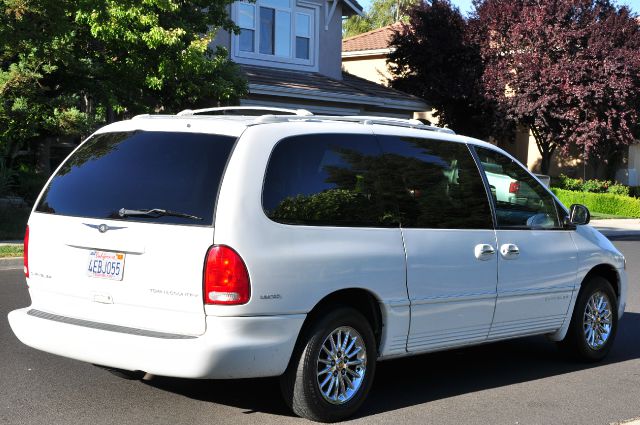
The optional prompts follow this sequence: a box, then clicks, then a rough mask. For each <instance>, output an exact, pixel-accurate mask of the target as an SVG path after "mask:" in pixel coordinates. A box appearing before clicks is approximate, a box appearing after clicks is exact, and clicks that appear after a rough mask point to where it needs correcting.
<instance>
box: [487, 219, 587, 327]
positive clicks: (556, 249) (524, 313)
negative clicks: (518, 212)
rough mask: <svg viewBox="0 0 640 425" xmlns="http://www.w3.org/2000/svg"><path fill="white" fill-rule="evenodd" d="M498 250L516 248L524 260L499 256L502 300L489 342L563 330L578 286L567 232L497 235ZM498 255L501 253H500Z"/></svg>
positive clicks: (575, 260)
mask: <svg viewBox="0 0 640 425" xmlns="http://www.w3.org/2000/svg"><path fill="white" fill-rule="evenodd" d="M496 233H497V236H498V246H499V247H502V246H503V245H505V244H514V245H516V246H517V247H518V248H519V250H520V254H519V255H517V256H516V257H514V258H511V259H509V258H507V257H506V256H504V255H502V253H501V252H498V282H499V283H498V300H497V303H496V311H495V315H494V319H493V325H492V326H491V332H490V333H489V337H490V338H502V337H506V336H511V335H518V334H523V333H533V332H549V331H555V330H556V329H558V328H560V327H561V326H562V324H563V323H564V320H565V318H566V317H567V310H568V307H569V304H570V301H571V296H572V294H573V291H574V289H575V286H576V270H577V265H578V258H577V252H576V251H577V250H576V247H575V244H574V242H573V240H572V238H571V232H569V231H566V230H498V231H497V232H496ZM498 251H500V250H498Z"/></svg>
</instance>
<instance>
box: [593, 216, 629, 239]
mask: <svg viewBox="0 0 640 425" xmlns="http://www.w3.org/2000/svg"><path fill="white" fill-rule="evenodd" d="M589 224H590V225H591V226H593V227H595V228H596V229H598V230H599V231H600V232H601V233H602V234H603V235H605V236H606V237H625V236H640V219H637V218H625V219H611V220H591V222H590V223H589Z"/></svg>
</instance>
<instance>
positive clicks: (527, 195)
mask: <svg viewBox="0 0 640 425" xmlns="http://www.w3.org/2000/svg"><path fill="white" fill-rule="evenodd" d="M476 152H477V153H478V157H479V159H480V163H481V164H482V168H483V169H484V172H485V175H486V176H487V180H488V182H489V187H490V189H491V196H492V198H493V202H494V203H495V205H496V218H497V222H498V223H497V224H498V226H499V227H503V228H504V227H507V228H509V227H510V228H538V229H549V228H558V227H560V225H559V221H558V214H557V212H556V207H555V202H554V199H553V197H552V196H551V195H550V194H549V192H547V190H546V189H545V188H544V187H543V186H542V185H541V184H540V183H538V182H537V181H536V180H535V179H534V178H533V177H532V176H531V175H530V174H529V173H528V172H527V171H525V170H524V169H523V168H522V167H521V166H520V165H519V164H518V163H516V162H515V161H513V160H512V159H511V158H509V157H507V156H505V155H502V154H501V153H499V152H496V151H494V150H491V149H485V148H476Z"/></svg>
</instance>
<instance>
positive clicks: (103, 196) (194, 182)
mask: <svg viewBox="0 0 640 425" xmlns="http://www.w3.org/2000/svg"><path fill="white" fill-rule="evenodd" d="M234 142H235V138H234V137H229V136H219V135H211V134H195V133H169V132H156V131H135V132H116V133H103V134H98V135H95V136H93V137H92V138H91V139H89V140H88V141H87V142H86V143H85V144H83V145H82V146H81V147H80V148H79V149H78V150H77V151H76V152H75V153H74V154H73V155H72V156H71V157H70V158H68V159H67V160H66V162H65V163H64V165H63V166H62V168H61V169H60V170H59V171H58V173H57V174H56V175H55V177H54V178H53V179H52V180H51V183H50V184H49V186H48V187H47V189H46V191H45V193H44V194H43V196H42V198H41V200H40V202H39V204H38V206H37V208H36V211H39V212H44V213H50V214H59V215H67V216H75V217H89V218H108V219H122V220H133V221H147V222H153V223H167V224H191V225H211V224H212V223H213V211H214V206H215V205H214V204H215V200H216V196H217V193H218V187H219V185H220V179H221V178H222V173H223V171H224V167H225V165H226V163H227V159H228V158H229V154H230V152H231V149H232V148H233V144H234ZM123 208H124V209H125V210H127V211H128V212H131V211H132V210H133V211H136V213H131V214H122V213H121V210H122V209H123ZM151 209H157V210H163V211H164V212H167V211H168V212H170V213H178V214H187V215H190V216H194V217H198V218H199V219H196V218H194V217H176V216H172V215H165V213H158V212H157V211H156V212H154V213H152V214H148V215H144V214H142V212H143V211H148V210H151Z"/></svg>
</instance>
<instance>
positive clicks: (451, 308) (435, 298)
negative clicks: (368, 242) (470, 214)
mask: <svg viewBox="0 0 640 425" xmlns="http://www.w3.org/2000/svg"><path fill="white" fill-rule="evenodd" d="M402 233H403V235H404V240H405V249H406V252H407V286H408V291H409V298H410V300H411V332H410V333H409V338H408V343H407V348H408V350H409V351H432V350H433V349H435V348H438V347H441V346H447V347H448V346H452V345H465V344H468V343H471V342H482V341H484V340H486V339H487V335H488V333H489V328H490V327H491V320H492V318H493V312H494V309H495V303H496V286H497V267H498V266H497V258H496V255H495V254H493V255H492V256H491V257H490V258H489V259H487V260H480V259H478V258H476V256H475V255H474V248H475V247H476V246H477V245H480V244H489V245H491V246H493V247H494V248H495V244H496V239H495V238H496V236H495V232H494V231H493V230H445V229H403V230H402Z"/></svg>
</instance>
